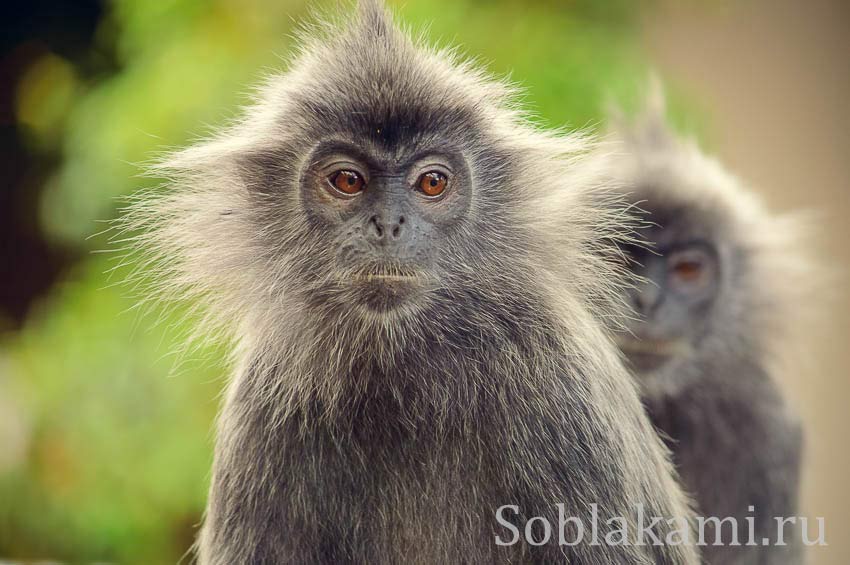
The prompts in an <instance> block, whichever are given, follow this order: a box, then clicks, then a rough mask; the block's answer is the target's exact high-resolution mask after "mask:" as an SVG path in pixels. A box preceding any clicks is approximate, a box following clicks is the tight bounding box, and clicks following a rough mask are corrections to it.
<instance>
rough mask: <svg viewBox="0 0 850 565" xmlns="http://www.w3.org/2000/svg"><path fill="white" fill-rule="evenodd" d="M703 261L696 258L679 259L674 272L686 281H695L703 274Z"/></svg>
mask: <svg viewBox="0 0 850 565" xmlns="http://www.w3.org/2000/svg"><path fill="white" fill-rule="evenodd" d="M702 268H703V265H702V262H700V261H696V260H685V261H679V262H678V263H676V264H675V265H674V266H673V273H674V274H675V275H676V277H678V278H679V279H681V280H683V281H686V282H694V281H696V280H698V279H699V278H700V276H702Z"/></svg>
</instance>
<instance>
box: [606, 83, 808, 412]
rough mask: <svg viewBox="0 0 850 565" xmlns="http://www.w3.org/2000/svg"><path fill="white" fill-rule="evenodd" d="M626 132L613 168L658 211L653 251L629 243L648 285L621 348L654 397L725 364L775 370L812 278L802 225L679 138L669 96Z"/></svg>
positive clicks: (642, 282)
mask: <svg viewBox="0 0 850 565" xmlns="http://www.w3.org/2000/svg"><path fill="white" fill-rule="evenodd" d="M619 134H620V137H621V141H622V143H623V144H622V153H621V154H620V155H618V156H615V157H612V161H611V170H612V172H613V174H615V175H616V176H617V177H618V180H619V182H620V183H622V185H623V191H624V193H625V194H626V195H627V197H628V198H629V199H630V200H631V201H632V202H633V203H635V204H636V205H637V206H639V207H640V208H642V209H643V210H645V211H646V212H647V213H648V214H647V216H646V219H647V220H648V224H647V225H646V226H644V227H643V228H641V229H640V230H639V231H640V236H641V239H643V240H644V241H645V242H646V243H647V244H648V246H639V245H635V246H633V245H627V246H624V249H625V251H626V255H627V257H628V258H629V264H630V268H631V269H632V271H633V272H634V273H635V274H636V275H638V277H639V280H638V282H637V283H636V284H634V286H633V287H632V288H631V289H630V290H628V291H626V292H625V295H624V299H625V301H626V302H627V303H628V305H629V306H630V307H631V309H632V315H631V316H630V319H629V321H627V322H626V328H625V330H624V331H622V332H621V333H620V334H619V338H618V341H619V344H620V347H621V349H622V351H623V353H624V354H625V356H626V358H627V359H628V361H629V363H630V364H631V365H632V367H633V368H634V369H635V371H636V372H637V373H638V374H639V375H640V377H641V381H642V384H643V385H644V388H645V390H646V391H647V393H648V394H650V395H653V394H663V393H672V392H675V391H676V390H678V389H679V388H680V387H683V386H686V385H687V384H688V383H690V382H693V380H694V379H698V378H699V377H700V375H701V374H703V373H704V372H705V371H707V370H708V368H709V367H716V366H720V365H722V364H725V363H729V366H735V364H736V363H741V362H742V361H747V360H749V361H752V362H755V363H763V362H765V361H771V362H772V358H773V357H776V356H777V355H776V353H777V351H776V350H777V348H779V347H781V345H777V344H778V343H781V339H779V338H780V337H781V335H782V334H784V333H785V328H786V327H787V326H788V325H789V321H788V318H787V316H790V317H793V314H791V312H793V311H795V309H796V308H797V304H798V302H799V300H798V298H799V296H797V293H798V292H799V289H800V288H804V287H806V286H807V285H805V284H800V282H801V281H802V280H805V279H806V278H807V277H810V276H811V273H810V272H807V270H808V265H806V261H805V260H804V259H803V258H804V257H805V255H804V254H802V253H800V251H799V249H798V246H799V241H797V240H799V239H800V235H801V230H800V228H801V225H800V222H799V218H796V217H790V216H789V217H785V216H774V215H771V214H769V213H768V212H767V211H766V210H765V209H764V207H763V206H762V204H761V202H760V201H759V199H758V198H757V197H756V196H755V195H754V194H753V193H751V192H750V191H748V190H746V189H745V188H744V187H743V186H742V185H741V183H740V182H739V181H738V180H737V179H736V178H734V177H733V176H732V175H730V174H729V173H728V172H727V171H725V170H724V169H723V168H722V167H721V166H720V164H719V163H718V162H717V161H715V160H714V159H712V158H710V157H708V156H706V155H705V154H704V153H702V152H701V151H700V150H699V148H698V147H697V145H696V144H695V143H693V142H692V141H690V140H683V139H680V138H677V137H676V135H675V134H674V133H673V132H672V130H671V129H670V127H669V126H668V125H667V123H666V119H665V117H664V106H663V100H662V99H661V98H660V94H659V93H656V95H655V100H654V102H652V103H651V104H650V108H649V109H648V110H647V111H646V112H645V114H644V115H643V116H641V117H640V118H638V120H637V121H636V123H634V124H631V125H629V126H626V127H621V128H620V131H619ZM738 366H740V365H738ZM730 377H732V378H734V375H730Z"/></svg>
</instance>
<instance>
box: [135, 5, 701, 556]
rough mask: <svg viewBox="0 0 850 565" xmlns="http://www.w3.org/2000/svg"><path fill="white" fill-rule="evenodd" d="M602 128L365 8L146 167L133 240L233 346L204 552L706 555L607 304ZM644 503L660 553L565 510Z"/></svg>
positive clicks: (165, 283) (631, 527) (609, 221)
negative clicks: (561, 118) (542, 117)
mask: <svg viewBox="0 0 850 565" xmlns="http://www.w3.org/2000/svg"><path fill="white" fill-rule="evenodd" d="M592 144H593V141H592V139H590V138H589V137H587V136H584V135H581V134H578V133H565V132H546V131H544V130H542V129H540V128H538V127H535V126H533V125H532V123H531V122H530V121H529V119H528V118H527V117H526V115H525V114H524V113H523V111H522V109H521V108H520V107H519V105H518V103H517V93H516V89H515V87H513V86H512V85H510V84H508V83H507V82H505V81H500V80H498V79H496V78H493V77H491V76H490V75H489V74H488V73H486V72H485V71H484V70H482V69H479V68H477V67H475V66H473V65H472V64H470V63H468V62H465V61H463V60H461V59H460V58H459V57H458V56H457V55H456V54H455V53H454V52H453V51H450V50H449V51H447V50H436V49H434V48H431V47H429V46H428V45H427V44H425V42H424V40H423V39H415V38H413V37H412V36H411V34H410V33H409V32H407V31H405V30H404V29H403V28H402V27H400V26H399V25H398V24H396V23H395V22H394V20H393V17H392V15H391V14H390V13H389V12H388V11H387V9H386V8H385V7H384V6H383V5H382V4H381V3H380V2H376V1H362V2H360V3H359V5H358V7H357V9H356V10H353V11H352V13H350V14H345V15H342V16H336V17H331V18H329V19H324V20H321V21H319V22H318V23H316V24H314V25H312V26H311V27H310V28H309V29H307V30H306V31H305V32H304V33H303V34H302V37H301V48H300V50H299V51H298V54H297V55H296V56H295V57H294V59H293V60H292V61H290V62H289V64H288V68H287V70H286V71H285V72H283V73H280V74H275V75H273V76H271V77H270V78H268V79H267V80H266V82H265V83H264V85H263V86H262V87H261V88H260V89H259V90H258V92H257V94H256V99H255V100H254V102H253V103H252V104H251V105H250V106H249V107H248V108H247V109H246V110H245V111H244V113H243V114H242V116H241V117H240V118H239V119H238V120H236V121H235V122H234V123H232V124H230V125H229V126H227V127H225V128H223V129H221V130H219V131H217V132H215V133H214V134H212V135H211V137H209V138H207V139H204V140H201V141H198V142H196V143H195V144H194V145H190V146H189V147H187V148H185V149H181V150H177V151H175V152H173V153H171V154H170V155H168V156H166V157H165V158H164V159H163V160H162V161H161V162H160V163H159V164H157V165H154V166H153V167H152V174H154V175H156V176H157V177H161V178H165V179H166V180H167V183H166V184H167V188H165V189H159V190H150V191H148V192H145V193H142V194H141V195H140V196H138V197H136V198H135V199H134V201H133V203H131V205H130V206H129V209H128V210H127V211H126V213H125V214H124V216H123V220H122V223H121V224H120V229H121V230H122V232H123V233H125V234H129V235H125V236H124V239H129V240H130V241H131V246H132V249H133V250H134V251H133V252H136V251H137V252H139V253H142V254H143V258H141V259H138V260H139V261H140V263H139V264H140V269H142V270H146V271H147V272H152V273H154V274H155V277H156V279H157V281H156V282H154V283H153V284H154V285H155V287H156V291H157V292H160V293H162V294H163V296H164V299H171V298H173V299H182V300H189V301H191V303H192V304H193V305H199V307H200V308H202V312H201V314H200V315H201V317H202V321H201V324H202V327H204V328H206V330H207V331H209V332H212V335H222V334H223V335H225V336H226V337H227V338H228V339H229V340H230V342H231V344H232V347H231V351H232V365H233V374H232V376H231V377H230V379H229V380H228V383H227V386H226V391H225V393H224V398H223V400H222V407H221V411H220V415H219V417H218V420H217V424H216V430H217V433H216V441H215V453H214V462H213V472H212V479H211V486H210V493H209V499H208V505H207V509H206V513H205V517H204V520H203V525H202V527H201V531H200V533H199V536H198V541H197V543H196V552H197V558H198V561H199V562H200V563H201V564H203V565H236V564H247V563H299V564H301V563H328V564H331V563H334V564H336V563H417V564H419V563H421V564H434V563H470V564H485V563H486V564H490V563H497V562H511V563H556V562H557V563H565V562H569V563H573V564H587V565H595V564H599V565H602V564H605V565H607V564H651V563H660V564H670V565H674V564H675V565H679V564H686V565H688V564H695V563H697V562H698V557H697V552H696V549H695V548H694V547H692V546H691V545H689V544H687V543H681V537H684V538H687V536H688V534H689V532H690V518H691V516H692V511H691V509H690V507H689V503H690V502H689V500H688V498H687V497H686V496H685V494H684V492H683V490H682V488H681V486H680V485H679V483H678V480H677V478H676V475H675V472H674V470H673V468H672V464H671V462H670V459H669V453H668V451H667V449H666V448H665V447H664V445H663V442H662V441H661V440H660V439H659V438H658V437H657V435H656V434H655V431H654V430H653V429H652V426H651V424H650V422H649V419H648V418H647V416H646V415H645V413H644V411H643V408H642V406H641V404H640V400H639V396H638V391H637V386H636V385H635V384H634V382H633V381H632V379H631V376H630V375H629V373H628V372H627V371H626V369H625V367H624V365H623V364H622V362H621V360H620V359H619V356H618V351H617V348H616V345H615V343H614V341H613V336H612V335H611V334H610V332H608V331H607V329H606V328H605V326H604V324H603V323H602V322H601V321H600V318H601V317H603V316H605V315H606V312H612V311H614V309H615V308H616V306H615V304H616V301H617V290H616V289H617V287H618V284H619V283H617V282H616V281H618V280H620V276H619V275H618V274H617V271H618V268H616V267H612V266H611V265H612V262H611V261H610V260H608V259H607V257H608V254H607V252H606V251H605V250H606V249H609V248H612V247H613V244H612V243H611V242H612V241H614V240H617V241H619V239H621V238H626V237H627V235H626V234H627V232H628V229H627V226H626V224H627V223H628V222H626V221H625V220H623V218H624V216H625V213H624V210H625V206H624V208H622V209H619V210H614V211H609V210H608V209H607V208H605V207H601V206H600V207H596V206H595V205H594V204H593V200H594V198H593V197H592V195H594V194H596V193H597V191H598V190H604V188H605V187H604V186H603V185H602V184H597V180H596V179H599V178H600V176H601V175H599V173H598V171H597V170H596V169H595V165H594V160H593V159H592V158H590V157H589V154H590V148H591V147H592ZM563 273H568V276H567V277H566V279H567V280H568V281H569V282H568V283H567V285H566V288H565V286H564V283H563V279H562V278H561V275H562V274H563ZM152 291H153V289H152V290H151V292H152ZM637 507H639V509H640V510H641V511H643V512H644V513H645V514H646V515H647V516H657V517H663V518H666V520H664V521H662V522H661V523H660V524H659V525H658V526H657V528H656V529H655V532H656V534H657V536H658V538H660V543H654V542H653V540H649V543H644V544H634V543H629V541H630V540H631V538H630V539H629V540H626V542H625V543H624V542H622V541H621V542H616V538H615V543H606V542H604V541H597V542H595V543H594V542H592V541H591V540H590V539H589V538H590V535H589V533H588V535H587V536H586V538H582V537H580V535H579V534H580V533H581V532H579V531H578V527H577V526H574V525H572V524H573V523H570V525H569V526H566V527H564V528H561V532H566V534H567V536H568V538H569V539H568V540H567V542H568V543H564V544H562V543H560V540H559V539H558V535H557V533H558V532H552V531H551V529H549V530H547V528H546V526H545V525H543V519H546V520H548V523H549V524H553V525H554V526H552V527H553V528H558V527H560V526H559V524H560V523H559V518H561V515H560V514H559V512H561V513H564V514H565V515H566V516H570V517H581V518H585V517H586V516H587V515H588V513H589V512H590V511H591V508H595V509H598V513H599V520H600V522H601V523H603V524H604V523H606V520H608V519H615V518H617V519H619V520H621V522H614V523H615V524H623V525H625V526H626V527H627V528H628V532H634V531H635V529H636V528H639V527H640V524H639V523H638V519H637V518H636V511H635V508H637ZM505 508H508V509H509V511H506V512H504V516H507V517H508V518H507V519H508V520H510V522H509V524H510V525H512V526H513V529H515V530H516V531H517V532H520V531H522V530H523V528H524V533H526V534H527V535H526V540H530V541H517V540H516V539H512V535H511V532H512V528H508V527H505V526H503V525H501V524H500V523H499V521H498V520H497V515H498V512H499V510H500V509H502V510H504V509H505ZM535 518H539V519H537V520H535ZM604 533H605V532H604V531H603V532H601V533H600V540H601V538H602V535H604ZM550 534H551V541H549V542H548V543H545V544H539V543H538V542H540V540H542V539H547V538H550Z"/></svg>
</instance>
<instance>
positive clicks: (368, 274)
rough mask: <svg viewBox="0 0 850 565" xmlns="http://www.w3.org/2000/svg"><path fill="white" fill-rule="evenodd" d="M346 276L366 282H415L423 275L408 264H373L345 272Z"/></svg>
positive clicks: (359, 281) (390, 283)
mask: <svg viewBox="0 0 850 565" xmlns="http://www.w3.org/2000/svg"><path fill="white" fill-rule="evenodd" d="M343 276H344V277H346V278H348V279H349V280H353V281H354V282H357V283H365V284H389V285H392V284H414V283H417V282H419V281H420V280H421V279H422V278H423V276H422V274H421V273H419V272H418V271H417V270H415V269H413V268H411V267H408V266H406V265H395V264H393V265H371V266H369V267H366V268H364V269H359V270H354V271H350V272H348V273H344V275H343Z"/></svg>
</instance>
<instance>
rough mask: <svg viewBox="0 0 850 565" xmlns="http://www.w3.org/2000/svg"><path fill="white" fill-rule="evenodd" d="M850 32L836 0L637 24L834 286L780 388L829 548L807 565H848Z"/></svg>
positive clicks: (661, 17) (682, 7) (659, 16)
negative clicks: (814, 235)
mask: <svg viewBox="0 0 850 565" xmlns="http://www.w3.org/2000/svg"><path fill="white" fill-rule="evenodd" d="M848 32H850V2H848V1H845V0H815V1H803V0H796V1H795V0H740V1H730V2H723V3H720V4H717V3H708V2H699V3H695V2H688V3H682V2H675V0H669V1H667V2H665V3H662V5H661V9H659V10H653V11H650V12H649V14H648V15H647V18H646V21H645V25H644V40H645V44H646V48H647V50H648V51H649V56H650V59H651V60H653V61H655V64H656V66H657V69H658V72H659V74H660V75H661V76H662V78H664V79H665V80H666V81H667V82H668V83H672V85H673V86H674V87H675V88H679V89H681V90H684V91H685V93H687V94H688V96H689V98H693V99H695V100H696V101H697V102H698V103H699V104H701V105H702V107H703V108H704V109H705V110H706V112H707V114H708V118H709V119H708V120H707V123H708V124H709V126H708V132H707V137H708V139H709V147H710V149H711V150H712V151H714V152H715V153H716V154H717V155H718V156H719V157H720V158H722V160H723V161H724V162H725V163H726V164H727V165H728V166H729V167H730V168H731V169H733V170H734V171H735V172H736V173H737V174H738V175H739V176H741V177H743V178H744V179H745V180H746V181H748V182H749V183H750V184H752V185H753V186H754V187H756V188H757V189H758V190H759V191H761V192H762V193H763V194H764V196H765V198H766V200H767V202H768V203H769V204H770V205H771V206H772V207H773V208H774V209H777V210H789V209H794V208H800V207H803V208H810V209H813V210H815V211H817V212H820V217H821V218H822V221H821V222H820V223H819V228H820V230H821V232H820V236H821V239H822V240H823V242H822V243H823V244H822V249H821V250H820V254H821V257H822V258H823V259H824V261H825V262H826V263H827V267H829V268H831V269H832V270H833V271H834V272H835V273H836V276H835V279H837V280H832V281H831V285H832V286H833V287H834V289H833V290H834V292H831V293H830V294H831V296H828V297H826V300H828V306H827V309H826V315H825V316H823V318H824V319H823V320H822V321H821V322H820V323H819V324H818V327H817V329H816V331H815V335H814V336H813V338H814V339H812V340H811V343H810V344H807V345H808V351H809V352H810V355H809V357H810V359H808V360H807V362H806V366H809V367H811V368H810V369H808V370H806V371H804V372H800V373H796V374H791V375H788V376H787V377H786V379H785V380H786V382H784V383H783V384H784V386H785V388H786V390H787V392H788V396H789V397H790V399H791V401H792V402H794V403H795V404H796V406H797V407H798V410H799V411H800V412H801V414H802V416H803V419H804V421H805V423H806V425H807V431H808V437H807V440H808V444H807V460H806V466H805V475H804V486H803V509H802V512H803V514H805V515H807V516H810V517H815V516H823V517H825V519H826V539H827V542H828V543H829V546H828V547H826V548H811V549H810V550H809V552H808V562H809V563H810V564H811V565H847V564H850V540H848V539H847V536H848V534H850V488H848V481H850V452H849V451H848V443H850V426H848V422H850V418H848V416H850V414H848V412H850V407H848V392H850V382H848V367H850V301H848V300H847V297H846V294H847V293H846V291H845V286H844V285H845V284H846V282H847V280H848V278H847V277H848V268H847V266H848V265H850V248H848V243H850V35H848ZM813 298H814V297H813ZM818 298H820V297H818ZM793 322H794V321H793V320H791V321H789V323H793Z"/></svg>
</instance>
